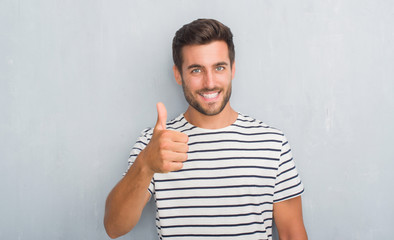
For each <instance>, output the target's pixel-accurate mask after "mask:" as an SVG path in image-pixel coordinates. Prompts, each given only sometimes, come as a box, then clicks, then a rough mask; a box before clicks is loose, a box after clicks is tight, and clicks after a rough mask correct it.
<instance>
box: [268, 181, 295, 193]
mask: <svg viewBox="0 0 394 240" xmlns="http://www.w3.org/2000/svg"><path fill="white" fill-rule="evenodd" d="M299 185H301V182H298V183H297V184H295V185H293V186H290V187H287V188H283V189H281V190H279V191H276V192H274V194H278V193H280V192H283V191H286V190H289V189H292V188H295V187H298V186H299Z"/></svg>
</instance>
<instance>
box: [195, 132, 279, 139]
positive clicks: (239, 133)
mask: <svg viewBox="0 0 394 240" xmlns="http://www.w3.org/2000/svg"><path fill="white" fill-rule="evenodd" d="M216 134H238V135H243V136H257V135H267V134H273V135H279V136H282V135H283V134H282V133H278V132H259V133H242V132H237V131H221V132H206V133H195V134H190V135H189V138H191V137H196V136H204V135H216Z"/></svg>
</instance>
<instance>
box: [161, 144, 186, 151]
mask: <svg viewBox="0 0 394 240" xmlns="http://www.w3.org/2000/svg"><path fill="white" fill-rule="evenodd" d="M163 146H164V147H163V149H165V150H168V151H172V152H177V153H187V151H189V146H188V145H187V144H186V143H180V142H167V143H166V144H165V145H164V144H163Z"/></svg>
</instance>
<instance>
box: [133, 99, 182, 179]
mask: <svg viewBox="0 0 394 240" xmlns="http://www.w3.org/2000/svg"><path fill="white" fill-rule="evenodd" d="M166 121H167V110H166V108H165V106H164V104H163V103H160V102H159V103H157V122H156V126H155V128H154V129H153V136H152V138H151V140H150V142H149V143H148V145H147V146H146V148H145V149H144V150H143V151H142V152H141V153H142V154H143V161H144V163H143V164H144V165H146V166H147V167H148V169H150V170H151V171H152V172H153V173H167V172H172V171H176V170H179V169H181V168H182V167H183V162H184V161H186V160H187V151H188V149H189V146H188V145H187V142H188V140H189V138H188V136H187V135H186V134H185V133H181V132H177V131H174V130H167V129H166ZM141 153H140V154H141Z"/></svg>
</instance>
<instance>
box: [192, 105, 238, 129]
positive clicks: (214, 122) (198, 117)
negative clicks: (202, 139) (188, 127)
mask: <svg viewBox="0 0 394 240" xmlns="http://www.w3.org/2000/svg"><path fill="white" fill-rule="evenodd" d="M184 116H185V118H186V120H187V121H188V122H189V123H191V124H193V125H194V126H196V127H199V128H205V129H219V128H224V127H227V126H230V125H231V124H233V123H234V122H235V121H236V120H237V117H238V113H237V112H236V111H234V109H232V108H231V106H230V103H229V102H228V103H227V105H226V107H224V109H223V110H222V111H221V112H220V113H218V114H216V115H213V116H208V115H205V114H202V113H200V112H199V111H197V110H196V109H194V108H193V107H191V106H189V108H188V109H187V110H186V112H185V114H184Z"/></svg>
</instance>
